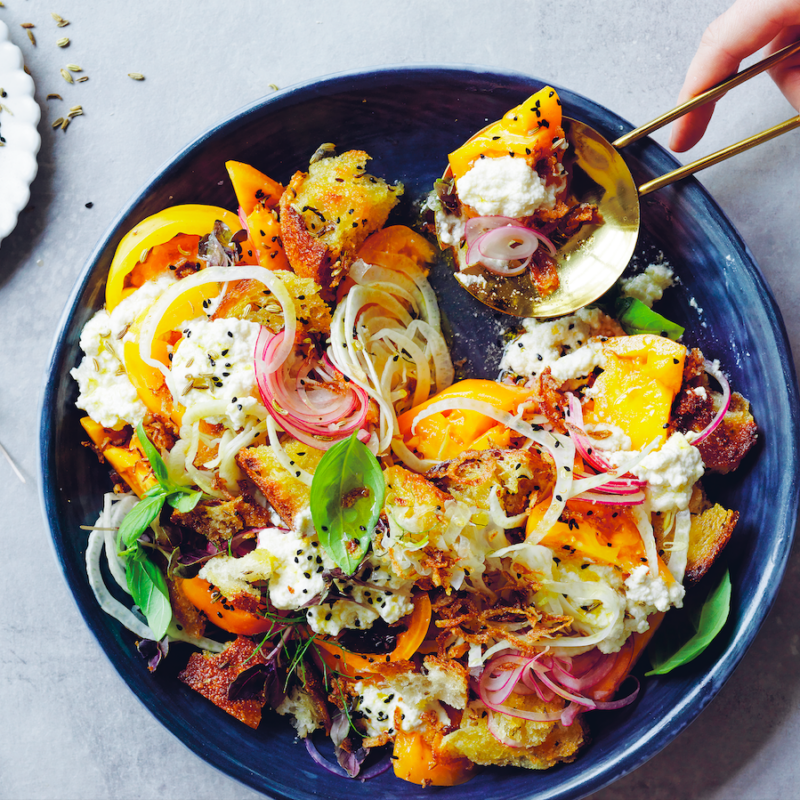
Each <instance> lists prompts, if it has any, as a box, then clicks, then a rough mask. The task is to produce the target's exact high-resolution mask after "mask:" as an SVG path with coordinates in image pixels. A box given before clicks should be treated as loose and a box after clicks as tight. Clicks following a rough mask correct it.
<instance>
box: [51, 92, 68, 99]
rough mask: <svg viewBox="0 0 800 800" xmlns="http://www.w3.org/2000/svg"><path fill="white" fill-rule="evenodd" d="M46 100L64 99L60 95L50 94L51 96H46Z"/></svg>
mask: <svg viewBox="0 0 800 800" xmlns="http://www.w3.org/2000/svg"><path fill="white" fill-rule="evenodd" d="M47 99H48V100H63V99H64V98H63V97H62V96H61V95H60V94H56V93H55V92H52V93H51V94H49V95H47Z"/></svg>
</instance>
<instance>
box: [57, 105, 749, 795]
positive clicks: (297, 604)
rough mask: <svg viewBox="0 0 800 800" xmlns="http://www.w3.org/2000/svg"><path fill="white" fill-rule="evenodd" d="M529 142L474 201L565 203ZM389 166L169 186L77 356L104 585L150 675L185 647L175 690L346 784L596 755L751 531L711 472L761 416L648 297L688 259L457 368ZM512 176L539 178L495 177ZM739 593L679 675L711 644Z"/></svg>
mask: <svg viewBox="0 0 800 800" xmlns="http://www.w3.org/2000/svg"><path fill="white" fill-rule="evenodd" d="M547 99H548V98H543V100H542V106H543V108H542V114H543V118H544V119H550V118H549V117H545V116H544V115H545V114H550V113H551V112H553V110H554V109H553V108H550V107H548V108H546V109H545V108H544V105H545V101H546V100H547ZM551 105H552V104H551ZM543 130H545V131H547V130H549V134H553V135H555V134H557V132H558V125H557V123H556V122H555V121H553V123H552V125H551V127H550V128H549V129H548V128H547V127H546V126H545V127H544V128H543ZM549 134H548V135H549ZM491 140H492V141H494V139H493V138H492V139H491ZM518 144H519V147H523V148H524V141H522V140H519V141H518V139H516V138H513V137H511V134H509V137H508V140H507V141H504V142H503V147H504V148H507V149H509V150H511V151H513V153H514V159H513V160H509V161H505V162H503V164H502V165H501V166H497V165H494V166H492V167H491V168H485V167H480V164H478V165H473V166H472V167H471V168H469V169H467V165H468V162H469V159H468V158H467V157H464V158H462V159H460V160H459V159H455V166H454V175H455V176H456V179H457V185H458V186H459V188H458V192H459V197H460V198H461V200H462V201H464V202H469V203H470V204H471V207H473V208H475V209H476V210H477V211H478V212H480V213H485V214H498V213H501V212H502V215H503V216H508V217H510V218H512V219H523V218H524V219H526V220H527V219H530V218H537V215H539V217H540V218H541V216H542V215H543V214H544V215H547V214H555V213H560V212H559V211H558V208H559V206H558V202H559V201H558V199H557V198H558V191H557V189H554V188H553V187H554V183H553V180H551V178H553V179H557V174H556V173H557V172H558V170H557V164H558V154H557V148H556V143H555V142H554V141H553V139H548V143H547V147H548V148H550V150H548V152H549V153H550V155H548V156H546V159H550V158H552V159H553V161H552V163H551V162H550V161H548V164H551V169H550V173H549V177H548V176H545V177H543V178H542V177H541V176H540V178H541V179H537V178H535V177H534V176H533V175H528V174H527V173H526V175H524V176H523V175H521V174H519V175H518V174H517V172H518V171H519V167H518V166H517V165H519V164H521V165H523V166H524V167H525V169H527V170H529V171H530V165H528V164H527V162H526V161H525V160H524V159H523V158H522V157H521V155H522V151H519V149H518ZM515 148H517V149H515ZM518 157H519V158H518ZM505 158H506V156H499V157H498V158H497V159H496V160H497V161H503V159H505ZM509 158H510V157H509ZM368 161H369V156H368V155H367V154H366V153H364V152H360V151H349V152H345V153H343V154H341V155H338V156H337V155H335V153H334V151H333V150H332V147H331V146H329V145H326V146H323V147H322V148H320V150H319V151H318V152H317V153H316V154H315V155H314V157H313V158H312V160H311V163H310V165H309V167H308V169H307V171H306V172H297V173H295V175H294V176H293V177H292V178H291V180H290V181H289V183H288V185H287V186H285V187H284V186H283V185H281V184H279V183H277V182H276V181H274V180H272V179H270V178H269V177H267V176H265V175H263V174H261V173H260V172H259V171H257V170H256V169H254V168H253V167H251V166H248V165H245V164H241V163H237V162H228V165H227V166H228V170H229V173H230V176H231V179H232V182H233V186H234V189H235V192H236V196H237V199H238V202H239V209H238V213H235V212H232V211H228V210H225V209H222V208H216V207H210V206H204V205H185V206H177V207H173V208H168V209H165V210H164V211H162V212H160V213H158V214H156V215H154V216H152V217H149V218H147V219H145V220H143V221H142V222H141V223H139V225H137V227H136V228H134V229H133V230H132V231H130V232H129V233H128V234H127V235H126V236H125V238H124V239H123V240H122V242H121V243H120V246H119V249H118V251H117V253H116V256H115V258H114V260H113V263H112V266H111V270H110V274H109V277H108V282H107V285H106V297H105V306H104V308H103V309H102V310H101V311H99V312H98V313H97V314H95V316H94V317H92V319H91V320H90V321H89V322H88V323H87V324H86V326H85V328H84V330H83V332H82V335H81V342H80V344H81V348H82V349H83V352H84V353H85V355H84V357H83V360H82V362H81V364H80V365H79V366H78V367H77V368H76V369H74V370H73V373H72V374H73V376H74V377H75V379H76V381H77V383H78V386H79V389H80V394H79V397H78V400H77V405H78V407H79V408H80V409H83V410H84V411H85V413H86V416H84V417H83V419H82V420H81V424H82V425H83V427H84V429H85V431H86V433H87V435H88V437H89V439H90V442H89V443H88V444H89V445H90V446H91V448H92V449H93V450H94V451H95V453H96V454H97V456H98V457H99V458H100V460H101V462H103V463H104V464H106V465H107V466H108V467H109V468H110V469H111V481H112V484H113V491H109V492H108V493H107V494H106V495H105V499H104V502H103V508H102V511H101V513H100V516H99V518H98V520H97V523H96V526H95V527H94V528H93V529H92V531H91V533H90V535H89V540H88V546H87V550H86V563H87V568H88V575H89V582H90V584H91V587H92V589H93V591H94V593H95V595H96V597H97V600H98V603H99V604H100V605H101V607H102V608H103V609H104V610H105V611H106V612H107V613H108V614H110V615H112V616H113V617H114V618H116V619H117V620H119V622H120V623H121V624H122V625H124V626H125V627H126V628H127V629H128V630H130V631H131V632H132V633H133V635H134V637H133V638H132V639H131V647H134V642H135V646H136V647H137V648H138V650H139V652H140V653H141V654H142V656H144V659H145V660H144V661H143V662H142V668H143V669H144V668H145V667H146V666H147V667H149V668H150V669H151V670H153V669H156V668H157V666H158V664H159V662H160V660H161V659H163V658H165V657H167V656H168V657H169V658H178V659H183V660H184V664H183V665H182V671H181V672H180V675H179V677H180V680H181V681H183V682H184V683H186V684H187V685H189V686H190V687H192V688H193V689H195V690H196V691H197V692H199V693H200V694H202V695H204V696H205V697H206V698H208V700H209V701H210V702H212V703H214V704H216V705H217V706H219V707H220V708H222V709H224V710H225V711H227V712H228V713H229V714H231V715H233V716H234V717H236V718H237V719H239V720H241V721H242V722H243V723H244V724H245V725H249V726H251V727H253V728H255V727H256V726H258V725H259V723H260V721H261V717H262V713H263V709H264V708H265V707H269V708H270V709H272V710H274V711H275V712H277V714H279V715H283V716H286V717H287V718H288V720H289V722H290V723H291V724H292V725H293V726H294V729H295V730H296V732H297V735H298V736H299V737H301V738H303V739H304V740H305V743H306V746H307V748H308V751H309V753H310V755H311V757H312V758H313V759H314V760H315V761H317V762H318V763H322V764H323V765H324V766H325V767H326V768H328V769H329V770H331V771H332V772H335V773H337V774H340V775H342V776H350V777H355V776H359V777H362V778H366V777H370V776H372V775H375V774H379V773H380V772H381V771H383V770H384V769H387V768H388V767H389V765H390V764H391V765H392V766H393V767H394V770H395V772H396V774H397V775H398V776H399V777H400V778H402V779H404V780H408V781H412V782H414V783H418V784H423V785H430V784H433V785H439V786H448V785H454V784H458V783H460V782H463V781H465V780H467V779H469V778H470V776H471V775H472V774H474V772H475V770H476V769H478V768H479V766H480V765H488V764H496V765H508V766H517V767H527V768H530V769H545V768H548V767H551V766H553V765H555V764H557V763H559V762H562V761H571V760H573V759H574V758H575V757H576V755H577V753H578V751H579V750H580V748H581V746H582V745H583V744H584V742H585V741H586V739H587V727H586V722H585V719H586V716H587V714H588V713H589V712H592V711H595V710H602V709H613V708H618V707H621V706H625V705H628V704H630V703H632V702H634V700H635V698H636V696H637V693H638V692H639V687H638V683H637V682H636V681H635V679H631V680H629V681H626V678H627V677H628V676H629V674H630V671H631V669H632V666H633V664H634V663H635V661H636V659H637V658H638V656H639V655H640V653H641V652H642V650H643V649H644V647H645V646H646V645H647V643H648V642H649V640H650V638H651V637H652V635H653V633H654V631H655V629H656V628H657V627H658V624H659V622H660V621H661V618H662V617H663V615H664V612H666V611H667V610H668V609H669V608H671V607H674V606H681V604H682V602H683V598H684V587H685V586H686V585H687V584H689V583H692V582H695V581H698V580H699V579H700V578H702V576H703V575H704V574H705V573H706V572H707V571H708V569H709V567H710V565H711V563H712V562H713V561H714V559H715V558H716V556H717V555H718V553H719V552H720V550H721V549H722V548H723V547H724V545H725V544H726V542H727V541H728V539H729V538H730V535H731V531H732V529H733V527H734V525H735V523H736V519H737V514H736V512H735V511H728V510H726V509H724V508H722V507H720V506H719V505H714V504H712V503H711V502H710V501H709V500H708V499H707V498H706V495H705V493H704V492H703V488H702V485H701V479H702V478H703V476H704V474H705V473H707V472H718V473H726V472H728V471H730V470H732V469H735V468H736V467H737V466H738V464H739V462H740V461H741V459H742V458H743V457H744V455H745V454H746V452H747V450H748V449H749V448H750V446H751V445H752V444H753V442H754V441H755V438H756V428H755V424H754V422H753V419H752V417H751V416H750V413H749V410H748V404H747V401H745V400H744V399H743V398H741V397H740V396H739V395H737V394H732V393H731V390H730V388H729V386H728V382H727V380H726V378H725V376H724V375H723V374H722V372H721V371H720V369H719V366H718V365H717V364H716V363H713V362H709V361H707V360H706V359H705V358H704V356H703V355H702V354H701V353H700V352H699V351H698V350H696V349H691V350H690V349H687V347H686V346H685V345H684V344H682V343H680V342H678V341H676V339H679V338H680V336H681V334H682V329H681V328H679V327H678V326H677V325H674V324H673V323H671V322H669V321H668V320H665V319H664V318H663V317H661V316H659V315H658V314H657V313H655V312H654V311H652V310H651V308H650V305H651V304H652V301H653V300H654V299H656V298H657V297H659V296H660V294H661V292H662V291H663V290H664V289H665V288H666V287H667V286H668V284H669V283H670V273H669V270H668V269H667V267H666V265H663V264H660V265H654V266H653V267H650V268H648V270H647V271H646V272H645V273H644V274H643V275H641V276H638V277H636V278H635V279H634V281H633V282H631V283H630V284H626V285H625V286H624V287H623V289H622V292H621V293H620V294H619V297H618V298H617V301H616V305H613V304H612V305H611V306H606V310H605V311H603V310H601V309H600V308H599V307H598V308H587V309H584V310H582V311H580V312H578V313H577V314H575V315H574V316H571V317H566V318H562V319H558V320H554V321H547V322H537V321H536V320H533V319H529V320H525V322H524V324H523V327H522V329H521V330H520V331H518V335H516V337H515V338H514V339H513V341H511V342H510V343H509V346H508V348H507V351H506V354H505V357H504V360H503V373H502V375H501V376H500V378H499V379H498V380H495V381H493V380H476V379H465V380H459V381H455V375H454V369H453V365H452V363H451V357H450V353H449V350H448V346H447V343H446V341H445V338H444V337H443V335H442V328H441V319H440V314H439V308H438V305H437V299H436V296H435V294H434V292H433V291H432V290H431V286H430V284H429V283H428V280H427V274H428V271H429V269H430V267H431V265H432V264H433V262H434V259H435V258H436V256H437V251H436V248H435V247H434V246H432V245H431V243H430V242H429V241H428V240H427V239H426V238H425V237H424V236H422V235H420V234H419V233H416V232H414V231H413V230H411V229H410V228H408V227H404V226H400V225H390V226H389V227H385V225H386V222H387V219H388V217H389V214H390V212H391V211H392V209H393V207H394V206H395V205H396V204H397V202H398V198H399V197H400V195H402V194H403V187H402V185H400V184H396V185H393V184H390V183H387V182H386V181H385V180H383V179H381V178H379V177H376V176H372V175H370V174H369V172H368V171H367V166H368ZM487 169H488V172H487V171H486V170H487ZM475 170H479V172H478V173H477V174H476V173H475ZM481 170H482V171H481ZM484 173H485V174H484ZM471 174H472V178H470V175H471ZM487 176H488V177H487ZM537 180H539V183H538V184H537ZM458 181H461V183H460V185H459V184H458ZM487 182H488V183H487ZM506 182H510V183H513V185H515V186H526V187H528V188H530V189H531V192H533V193H536V196H537V197H538V198H539V199H538V200H536V201H535V202H529V198H528V199H525V198H523V197H522V194H521V193H520V194H519V195H518V196H516V195H515V198H516V199H514V201H513V202H514V204H515V205H513V207H511V206H509V205H508V203H510V202H511V201H510V200H507V201H502V202H501V201H499V200H497V199H496V198H495V199H493V198H494V195H492V193H491V192H489V191H486V189H485V187H486V186H487V185H490V184H491V185H495V184H497V185H500V184H505V183H506ZM481 186H483V187H484V188H480V187H481ZM537 187H538V188H537ZM526 191H527V189H526ZM484 203H485V204H486V205H485V207H484V206H483V205H482V204H484ZM554 209H555V210H554ZM563 218H564V215H562V216H561V217H560V219H563ZM525 229H526V230H527V227H526V228H525ZM490 233H491V232H490ZM487 235H488V234H487ZM526 258H527V257H526ZM626 294H627V296H626ZM612 310H613V312H614V316H613V317H612V316H610V312H611V311H612ZM606 312H609V313H606ZM104 561H105V562H106V563H107V569H106V568H105V564H104V565H103V571H102V572H101V564H102V563H103V562H104ZM107 581H111V582H113V583H115V584H117V585H118V586H113V584H111V587H112V588H113V590H114V591H113V593H112V591H111V589H110V588H109V583H107ZM728 591H729V584H725V582H724V581H723V583H722V584H720V585H719V586H718V587H717V588H716V589H714V590H713V591H712V592H711V593H710V600H709V602H710V603H712V604H713V612H714V613H709V614H704V615H703V616H702V618H701V622H700V627H701V630H699V631H698V634H697V636H698V637H699V638H695V639H694V640H692V641H690V642H689V643H688V644H687V646H686V647H684V648H683V649H682V650H681V651H679V652H677V653H674V654H668V656H667V657H665V658H663V659H661V660H658V659H656V660H658V663H657V664H654V666H655V667H656V668H657V671H661V672H666V671H668V670H669V669H671V668H672V667H673V666H675V665H677V664H680V663H683V662H685V661H687V660H689V659H690V658H691V657H692V656H693V655H694V654H696V653H697V652H699V651H701V650H702V648H703V647H704V646H705V644H706V643H707V641H708V640H710V638H711V637H712V636H713V635H714V633H715V632H716V630H718V629H719V627H720V625H721V621H724V618H725V608H726V600H727V596H728V595H727V594H726V592H728ZM123 592H124V593H127V594H129V595H130V597H131V599H130V601H128V602H125V603H123V602H120V601H119V599H118V598H119V597H122V596H123V595H122V593H123ZM115 595H116V596H115ZM703 620H706V621H703ZM720 620H721V621H720ZM175 642H186V643H189V644H191V645H193V646H194V647H195V648H196V649H195V650H194V652H191V653H190V654H188V660H186V659H187V650H186V648H185V647H181V648H174V650H175V651H174V652H172V653H169V654H168V651H169V650H170V647H171V645H172V644H173V643H175ZM323 735H324V736H328V737H330V738H331V740H332V742H333V745H334V747H335V754H336V759H337V761H338V763H333V762H332V761H330V760H327V759H325V758H323V756H322V755H321V754H320V753H319V751H318V750H317V748H316V746H315V744H314V740H315V738H316V740H317V741H318V742H319V741H320V739H321V737H322V736H323ZM389 756H391V759H390V758H389Z"/></svg>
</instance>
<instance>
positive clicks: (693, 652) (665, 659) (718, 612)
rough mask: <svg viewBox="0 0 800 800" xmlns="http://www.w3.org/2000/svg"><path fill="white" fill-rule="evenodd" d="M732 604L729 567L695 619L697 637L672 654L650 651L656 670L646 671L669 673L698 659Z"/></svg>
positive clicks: (654, 673) (721, 625) (724, 619)
mask: <svg viewBox="0 0 800 800" xmlns="http://www.w3.org/2000/svg"><path fill="white" fill-rule="evenodd" d="M730 607H731V576H730V573H729V572H728V570H725V574H724V575H723V576H722V580H720V582H719V584H718V585H717V586H715V587H714V589H712V590H711V592H709V594H708V597H707V598H706V600H705V602H704V603H703V605H702V607H701V608H700V614H699V616H697V617H695V619H694V620H693V624H696V632H695V634H694V636H692V638H691V639H689V641H688V642H686V644H684V645H683V647H681V648H679V649H678V650H677V651H675V652H673V653H672V654H671V655H669V654H667V653H665V652H663V651H662V650H661V649H660V648H657V649H655V650H654V651H652V652H650V653H649V656H650V661H651V663H652V665H653V669H651V670H650V672H646V673H645V675H666V673H668V672H671V671H672V670H673V669H675V668H676V667H680V666H682V665H683V664H688V663H689V662H690V661H692V660H694V659H695V658H697V656H699V655H700V654H701V653H702V652H703V651H704V650H705V649H706V648H707V647H708V646H709V645H710V644H711V642H712V640H713V639H714V637H715V636H716V635H717V634H718V633H719V632H720V631H721V630H722V628H723V626H724V625H725V621H726V620H727V619H728V613H729V612H730Z"/></svg>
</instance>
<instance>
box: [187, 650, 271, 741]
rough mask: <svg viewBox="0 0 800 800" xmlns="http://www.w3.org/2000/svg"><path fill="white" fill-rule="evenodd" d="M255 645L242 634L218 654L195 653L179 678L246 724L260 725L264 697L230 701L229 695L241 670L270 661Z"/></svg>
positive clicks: (250, 725)
mask: <svg viewBox="0 0 800 800" xmlns="http://www.w3.org/2000/svg"><path fill="white" fill-rule="evenodd" d="M256 647H257V645H256V644H255V643H254V642H253V641H251V640H250V639H247V638H246V637H244V636H239V637H237V638H236V639H235V641H233V642H231V644H229V645H228V646H227V647H226V648H225V649H224V650H223V651H222V652H221V653H219V654H218V655H211V654H209V653H192V655H191V656H190V657H189V663H188V664H187V665H186V669H185V670H183V672H181V673H179V675H178V679H179V680H181V681H183V682H184V683H185V684H186V685H187V686H191V688H192V689H194V690H195V691H196V692H200V694H202V695H203V697H206V698H208V699H209V700H210V701H211V702H212V703H213V704H214V705H215V706H218V707H219V708H221V709H222V710H223V711H227V712H228V713H229V714H230V715H231V716H233V717H236V719H238V720H240V721H241V722H244V724H245V725H247V726H249V727H250V728H257V727H258V723H259V722H261V709H262V708H263V706H264V703H265V702H266V701H265V699H264V698H262V697H257V698H253V699H247V700H244V699H242V700H231V699H230V697H229V691H230V688H231V685H232V684H233V682H234V681H235V680H236V678H237V677H238V676H239V675H240V674H241V673H242V672H244V671H245V670H246V669H250V668H252V667H254V666H256V665H257V664H266V663H267V662H266V659H265V658H264V655H263V653H261V652H256Z"/></svg>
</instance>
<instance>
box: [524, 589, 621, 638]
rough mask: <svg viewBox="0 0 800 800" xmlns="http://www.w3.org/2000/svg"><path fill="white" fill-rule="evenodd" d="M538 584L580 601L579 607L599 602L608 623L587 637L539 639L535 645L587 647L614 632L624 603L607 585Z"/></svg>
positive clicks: (550, 590)
mask: <svg viewBox="0 0 800 800" xmlns="http://www.w3.org/2000/svg"><path fill="white" fill-rule="evenodd" d="M540 583H541V584H542V586H543V587H544V588H545V589H547V591H549V592H554V593H558V594H562V595H566V596H567V597H568V598H572V599H573V600H578V601H580V602H579V605H585V604H586V603H587V602H592V601H595V600H599V601H600V602H601V603H602V604H603V608H604V609H606V611H607V612H608V614H609V619H610V621H609V622H608V624H607V625H606V626H605V627H603V628H601V629H600V630H599V631H597V632H596V633H593V634H590V635H589V636H563V637H559V636H555V637H553V638H551V639H550V638H548V639H541V640H540V641H538V642H537V643H536V644H537V645H541V646H545V645H553V646H555V647H588V646H589V645H596V644H599V643H600V642H602V641H603V640H604V639H607V638H608V637H609V636H611V634H612V633H613V632H614V629H615V628H616V627H617V624H618V623H619V620H620V617H621V616H622V613H623V611H624V608H625V603H624V602H623V600H622V598H621V597H620V596H619V595H618V594H617V593H616V592H615V591H614V590H613V589H612V588H611V587H610V586H609V585H608V584H606V583H602V582H600V581H578V582H575V583H566V582H564V581H551V580H546V579H545V580H542V581H540Z"/></svg>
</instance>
